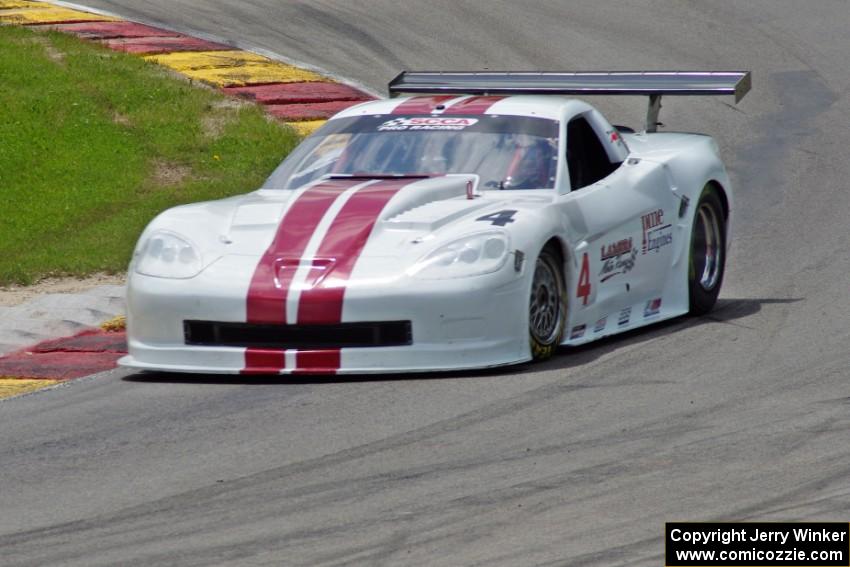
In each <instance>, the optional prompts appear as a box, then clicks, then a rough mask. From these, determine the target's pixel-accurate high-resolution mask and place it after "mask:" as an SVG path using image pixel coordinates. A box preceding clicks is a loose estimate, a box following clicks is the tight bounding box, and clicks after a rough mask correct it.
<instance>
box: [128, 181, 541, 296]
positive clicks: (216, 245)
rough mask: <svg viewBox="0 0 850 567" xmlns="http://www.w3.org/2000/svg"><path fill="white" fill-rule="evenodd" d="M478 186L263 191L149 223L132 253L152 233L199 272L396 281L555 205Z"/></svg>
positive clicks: (339, 185) (336, 184) (352, 184)
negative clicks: (456, 243) (180, 245)
mask: <svg viewBox="0 0 850 567" xmlns="http://www.w3.org/2000/svg"><path fill="white" fill-rule="evenodd" d="M470 183H472V186H473V198H471V199H470V198H469V195H468V185H469V184H470ZM476 183H477V177H476V176H475V175H447V176H441V177H432V178H410V177H387V178H363V177H359V178H354V177H345V178H339V179H327V180H322V181H320V182H318V183H315V184H313V185H311V186H309V187H306V188H302V189H298V190H268V189H267V190H260V191H255V192H253V193H249V194H247V195H242V196H237V197H232V198H229V199H223V200H220V201H212V202H207V203H197V204H192V205H185V206H182V207H177V208H174V209H171V210H169V211H167V212H166V213H164V214H163V215H161V216H160V217H159V218H158V219H156V220H155V221H154V222H152V223H151V225H150V226H149V227H148V229H147V230H146V231H145V234H144V235H143V236H142V238H141V239H140V244H139V249H140V248H141V247H142V245H143V243H144V241H145V239H146V236H148V235H150V234H151V233H152V232H154V231H158V230H159V231H167V232H172V233H175V234H177V235H178V236H180V237H182V238H184V239H185V240H187V241H188V242H191V243H192V244H193V245H194V246H195V247H196V248H197V249H198V252H199V254H200V256H201V257H202V258H203V259H204V267H207V266H209V265H211V264H212V263H214V262H215V261H217V259H219V258H222V257H224V256H240V257H246V258H248V257H250V258H256V259H257V260H256V261H257V263H258V264H257V265H258V275H257V277H261V278H268V279H270V280H275V278H278V277H279V272H280V271H281V269H284V268H281V266H288V267H289V269H297V267H299V266H303V265H310V266H316V265H321V266H322V271H323V273H324V274H325V276H330V275H332V274H334V273H335V272H338V271H340V270H342V272H345V273H347V274H349V275H350V273H351V272H352V271H353V269H354V265H355V264H356V263H358V262H362V261H363V260H365V259H367V258H381V259H386V260H387V262H386V263H385V264H384V265H385V267H384V268H382V269H381V270H380V271H381V272H383V273H384V274H383V275H385V276H389V275H390V274H389V272H393V273H394V274H396V275H398V274H401V273H404V271H405V270H406V269H407V268H409V267H410V266H411V265H413V264H414V263H415V262H416V261H417V259H418V258H420V257H421V256H422V254H424V253H427V252H428V251H429V250H433V249H434V248H436V247H439V246H440V245H442V244H444V243H446V242H451V241H453V240H456V239H457V238H462V237H464V236H466V235H468V234H470V233H475V232H482V231H487V230H490V231H493V230H495V231H509V230H511V229H512V228H514V227H515V226H516V225H515V224H514V219H513V218H505V217H500V216H498V215H500V214H504V213H505V210H506V209H508V210H514V211H515V210H519V209H528V208H539V207H543V206H545V205H546V204H547V203H549V202H551V199H552V196H551V195H552V194H551V192H549V191H545V190H544V191H486V192H483V193H482V194H478V193H477V192H476V188H475V184H476ZM508 212H509V211H508ZM494 215H495V216H494ZM137 250H138V249H137ZM272 264H274V265H272ZM263 265H267V266H266V269H265V272H266V273H264V274H260V272H262V271H263V270H264V269H263ZM314 283H315V282H314Z"/></svg>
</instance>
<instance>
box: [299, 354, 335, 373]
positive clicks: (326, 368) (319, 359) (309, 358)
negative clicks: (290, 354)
mask: <svg viewBox="0 0 850 567" xmlns="http://www.w3.org/2000/svg"><path fill="white" fill-rule="evenodd" d="M295 357H296V358H295V360H296V363H295V364H296V369H295V370H293V371H292V373H293V374H336V371H337V370H339V366H340V361H341V358H342V357H341V353H340V350H339V349H338V348H333V349H324V350H299V351H298V352H297V353H296V355H295Z"/></svg>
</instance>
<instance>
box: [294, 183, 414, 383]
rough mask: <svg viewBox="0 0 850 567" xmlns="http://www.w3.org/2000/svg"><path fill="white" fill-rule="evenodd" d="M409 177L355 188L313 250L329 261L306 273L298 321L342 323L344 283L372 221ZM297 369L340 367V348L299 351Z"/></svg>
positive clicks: (352, 267)
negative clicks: (320, 242) (322, 266)
mask: <svg viewBox="0 0 850 567" xmlns="http://www.w3.org/2000/svg"><path fill="white" fill-rule="evenodd" d="M410 183H411V181H410V180H409V179H390V180H385V181H381V182H378V183H375V184H374V185H370V186H368V187H364V188H363V189H360V190H358V191H357V192H356V193H355V194H354V195H352V196H351V198H350V199H349V200H348V202H346V204H345V205H344V206H343V207H342V209H341V210H340V212H339V214H338V215H337V216H336V218H335V219H334V221H333V223H331V227H330V229H329V230H328V233H327V235H326V236H325V238H324V240H323V241H322V244H321V245H320V246H319V249H318V251H317V253H316V257H317V259H319V260H321V259H325V260H331V261H332V263H331V264H325V266H324V267H327V268H328V271H329V273H325V270H324V269H313V270H311V271H310V274H309V275H308V276H307V279H306V281H305V286H304V288H305V289H304V291H302V292H301V298H300V300H299V304H298V323H300V324H315V325H318V324H333V323H340V322H342V307H343V300H344V298H345V290H346V283H347V282H348V280H349V278H350V277H351V273H352V271H353V270H354V266H355V264H356V263H357V260H358V259H359V258H360V254H361V253H362V252H363V248H365V246H366V243H367V242H368V240H369V236H370V235H371V234H372V230H373V229H374V227H375V223H376V222H377V220H378V217H379V216H380V214H381V211H383V210H384V207H386V205H387V203H389V201H390V199H392V198H393V196H394V195H395V194H396V193H398V192H399V190H401V189H402V188H403V187H405V186H406V185H408V184H410ZM296 364H297V368H298V369H299V370H306V371H309V372H330V371H331V370H336V369H338V368H339V364H340V351H339V349H328V350H322V351H299V352H298V353H297V354H296Z"/></svg>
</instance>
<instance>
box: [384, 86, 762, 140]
mask: <svg viewBox="0 0 850 567" xmlns="http://www.w3.org/2000/svg"><path fill="white" fill-rule="evenodd" d="M751 87H752V76H751V74H750V72H749V71H642V72H641V71H596V72H579V73H568V72H513V71H511V72H503V71H482V72H460V71H445V72H441V71H423V72H411V71H403V72H401V73H400V74H399V75H398V76H397V77H396V78H395V79H393V80H392V81H390V84H389V87H388V88H389V93H390V96H391V97H393V96H398V95H399V94H401V93H410V94H457V95H464V94H470V95H517V94H537V95H540V94H542V95H547V94H548V95H646V96H649V108H648V109H647V112H646V131H647V132H655V131H656V129H657V126H658V124H659V122H658V114H659V112H660V110H661V96H662V95H734V97H735V102H736V103H737V102H739V101H740V100H741V99H742V98H744V95H746V94H747V93H748V92H749V91H750V88H751Z"/></svg>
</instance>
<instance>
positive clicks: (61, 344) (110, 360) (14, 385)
mask: <svg viewBox="0 0 850 567" xmlns="http://www.w3.org/2000/svg"><path fill="white" fill-rule="evenodd" d="M107 323H111V322H107ZM104 326H106V324H104ZM126 353H127V338H126V335H125V333H124V331H123V330H104V329H90V330H87V331H83V332H81V333H78V334H76V335H73V336H70V337H63V338H60V339H51V340H48V341H43V342H40V343H38V344H37V345H34V346H31V347H27V348H25V349H21V350H19V351H16V352H13V353H10V354H8V355H6V356H3V357H0V398H6V397H10V396H16V395H19V394H24V393H27V392H32V391H35V390H38V389H41V388H45V387H47V386H52V385H54V384H58V383H60V382H64V381H67V380H72V379H74V378H82V377H83V376H88V375H90V374H96V373H98V372H103V371H106V370H111V369H113V368H115V365H116V362H117V361H118V359H119V358H121V357H122V356H124V355H125V354H126Z"/></svg>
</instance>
